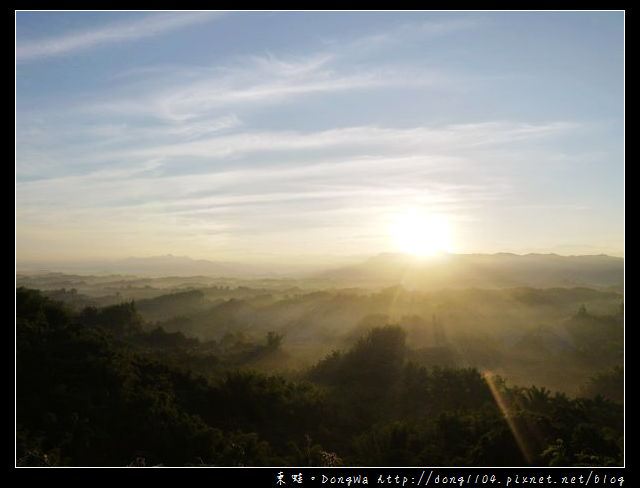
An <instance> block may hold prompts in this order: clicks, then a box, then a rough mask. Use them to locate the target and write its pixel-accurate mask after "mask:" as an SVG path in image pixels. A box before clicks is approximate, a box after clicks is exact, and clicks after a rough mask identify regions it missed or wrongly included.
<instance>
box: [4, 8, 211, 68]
mask: <svg viewBox="0 0 640 488" xmlns="http://www.w3.org/2000/svg"><path fill="white" fill-rule="evenodd" d="M219 16H220V14H219V13H215V12H198V13H184V12H183V13H172V14H155V15H147V16H145V17H143V18H141V19H137V20H133V21H126V22H118V23H113V24H110V25H106V26H103V27H98V28H95V29H93V30H89V31H81V32H72V33H67V34H63V35H60V36H57V37H49V38H45V39H37V40H33V41H28V42H23V43H20V44H18V45H17V46H16V61H17V62H27V61H33V60H36V59H40V58H50V57H55V56H61V55H64V54H71V53H75V52H79V51H85V50H88V49H93V48H96V47H100V46H103V45H106V44H113V43H119V42H125V41H135V40H138V39H143V38H148V37H154V36H159V35H162V34H165V33H167V32H171V31H174V30H178V29H182V28H184V27H188V26H191V25H194V24H199V23H203V22H208V21H210V20H212V19H214V18H217V17H219Z"/></svg>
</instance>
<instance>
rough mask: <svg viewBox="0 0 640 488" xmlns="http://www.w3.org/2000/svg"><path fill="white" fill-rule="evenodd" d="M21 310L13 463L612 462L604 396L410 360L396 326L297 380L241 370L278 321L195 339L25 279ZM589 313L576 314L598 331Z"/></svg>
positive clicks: (613, 443)
mask: <svg viewBox="0 0 640 488" xmlns="http://www.w3.org/2000/svg"><path fill="white" fill-rule="evenodd" d="M196 298H197V297H196ZM235 306H236V305H235V304H232V305H231V306H230V307H231V308H233V307H235ZM16 310H17V317H16V336H17V358H16V368H17V391H16V395H17V398H16V401H17V439H16V443H17V452H18V460H17V462H18V464H19V465H23V466H58V465H74V466H84V465H91V466H99V465H119V466H123V465H147V466H149V465H171V466H182V465H193V466H203V465H204V466H264V465H313V466H341V465H387V466H393V465H398V466H407V465H460V466H477V465H507V466H509V465H510V466H513V465H522V464H527V463H529V464H534V465H546V464H548V465H575V466H580V465H591V466H593V465H596V466H598V465H615V464H621V463H622V447H623V437H622V435H623V434H622V433H623V410H622V405H621V404H620V403H616V402H615V401H612V400H611V399H610V398H611V395H608V396H609V399H607V398H605V397H603V396H601V395H596V396H592V395H588V396H590V397H591V396H592V397H591V398H570V397H567V396H566V395H564V394H561V393H554V392H552V391H550V390H548V389H546V388H543V387H540V388H539V387H535V386H532V387H529V388H523V387H509V386H507V385H506V383H505V382H504V381H497V380H495V379H494V380H492V383H491V387H490V385H489V383H488V382H487V380H486V379H485V377H484V376H483V375H482V374H481V373H480V372H479V371H478V370H477V369H474V368H449V367H446V368H445V367H425V366H422V365H418V364H416V363H414V362H411V361H408V359H407V357H408V356H407V344H406V334H405V331H404V330H403V329H402V328H400V327H398V326H382V327H373V328H371V329H370V330H369V331H368V332H367V333H366V334H365V335H364V336H363V337H361V338H360V339H359V340H357V341H356V342H355V344H354V345H353V346H352V347H350V348H346V349H343V350H341V351H336V352H334V353H332V354H330V355H329V356H327V357H326V358H325V359H323V360H321V361H319V362H318V363H317V364H316V365H315V366H313V367H311V368H310V369H309V370H308V371H307V372H306V375H305V377H304V378H303V379H297V380H295V381H293V380H291V379H285V377H284V376H282V375H275V376H274V375H267V374H264V373H259V372H255V371H251V370H249V369H248V367H249V366H252V365H256V364H260V362H259V361H258V359H260V360H264V358H266V357H275V356H277V355H278V354H283V352H282V349H283V337H284V336H283V335H282V334H280V333H278V332H276V331H269V332H265V336H263V337H264V339H263V340H262V342H259V343H253V342H251V341H250V340H248V339H246V338H242V337H241V336H239V335H233V336H230V337H231V339H230V343H229V344H224V343H222V344H220V343H216V342H206V343H203V342H201V341H199V340H197V339H192V338H188V337H186V336H184V335H183V334H182V333H179V332H176V333H173V332H167V331H166V330H164V329H163V328H161V327H157V326H151V325H150V324H147V323H145V321H144V320H143V319H142V317H141V316H140V314H139V313H138V311H137V307H136V304H135V303H134V302H132V301H130V302H125V303H123V304H118V305H111V306H107V307H103V308H95V307H93V308H92V307H87V308H85V309H83V310H82V311H80V312H74V311H72V310H70V309H69V308H67V306H65V305H63V304H62V303H59V302H56V301H54V300H52V299H50V298H47V297H46V296H44V295H43V294H42V293H40V292H38V291H35V290H29V289H25V288H19V289H17V290H16ZM589 317H590V316H589V313H588V312H586V311H585V312H584V313H581V314H578V317H577V318H576V319H574V320H580V321H588V322H589V321H590V322H589V323H592V324H593V326H594V327H601V326H604V327H608V325H607V324H609V322H607V321H602V320H600V319H597V318H596V319H593V318H589ZM607 320H608V319H607ZM611 326H612V327H613V323H612V324H611ZM240 339H242V340H240ZM239 366H242V367H239ZM202 373H206V374H207V376H203V374H202ZM614 373H615V374H616V375H618V376H610V377H609V376H607V377H606V378H605V379H606V381H605V380H603V379H598V380H594V382H593V384H594V385H599V384H600V383H602V382H603V381H604V383H607V382H612V383H615V382H617V381H618V379H619V375H620V374H621V373H622V371H621V370H615V371H614ZM594 388H595V387H594ZM594 392H595V390H594ZM516 439H519V440H518V441H517V440H516Z"/></svg>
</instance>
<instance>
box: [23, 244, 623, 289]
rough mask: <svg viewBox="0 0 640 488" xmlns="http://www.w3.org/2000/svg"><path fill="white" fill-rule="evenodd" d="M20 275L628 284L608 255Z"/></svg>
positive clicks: (195, 264) (452, 284) (378, 259)
mask: <svg viewBox="0 0 640 488" xmlns="http://www.w3.org/2000/svg"><path fill="white" fill-rule="evenodd" d="M18 270H19V271H21V272H22V271H45V270H47V271H59V272H64V273H78V274H124V275H137V276H147V277H168V276H175V277H193V276H203V277H219V278H242V279H258V278H294V279H302V280H309V281H311V282H317V283H318V284H323V285H328V286H340V287H348V286H361V287H369V286H393V285H397V284H401V285H403V286H406V287H409V288H416V289H435V288H472V287H477V288H487V287H488V288H505V287H514V286H531V287H541V288H547V287H575V286H588V287H602V288H606V287H616V288H620V289H621V287H622V286H623V283H624V259H623V258H620V257H613V256H607V255H584V256H561V255H558V254H525V255H519V254H511V253H498V254H445V255H442V256H437V257H431V258H417V257H414V256H410V255H406V254H396V253H384V254H378V255H376V256H372V257H369V258H365V259H363V260H362V261H360V262H354V263H353V264H350V265H346V266H341V267H335V268H331V269H326V270H324V271H321V272H309V271H308V270H306V271H305V270H304V269H300V268H298V269H294V268H291V267H286V266H284V265H283V266H281V267H279V266H277V265H273V264H248V263H238V262H231V261H209V260H205V259H192V258H189V257H186V256H174V255H171V254H169V255H165V256H152V257H130V258H125V259H119V260H111V261H106V260H105V261H96V262H91V263H88V262H85V263H57V264H51V265H45V264H30V265H27V266H20V265H19V266H18Z"/></svg>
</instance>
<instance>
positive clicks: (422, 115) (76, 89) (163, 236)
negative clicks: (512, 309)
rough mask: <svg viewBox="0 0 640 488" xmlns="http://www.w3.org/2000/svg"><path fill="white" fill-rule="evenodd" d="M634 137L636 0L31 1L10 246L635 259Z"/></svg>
mask: <svg viewBox="0 0 640 488" xmlns="http://www.w3.org/2000/svg"><path fill="white" fill-rule="evenodd" d="M623 136H624V14H623V13H622V12H466V13H458V12H455V13H447V12H397V13H394V12H368V13H362V12H358V13H355V12H354V13H344V12H340V13H338V12H335V13H331V12H26V11H23V12H17V13H16V168H15V171H16V254H17V259H18V262H21V261H43V260H49V261H56V260H70V259H75V260H83V259H99V258H109V259H113V258H121V257H127V256H154V255H164V254H174V255H184V256H190V257H193V258H199V259H211V260H225V261H246V262H274V263H277V262H289V261H294V260H323V259H324V260H329V261H330V260H331V259H334V258H335V259H338V258H339V257H341V256H356V255H358V256H359V255H373V254H377V253H382V252H396V251H401V250H402V249H401V247H402V246H399V245H398V239H397V237H398V236H397V235H394V231H393V229H394V228H396V227H397V224H398V222H405V223H406V216H407V215H421V216H423V217H424V219H423V220H419V219H414V220H413V221H410V222H409V224H408V225H404V224H403V225H404V227H403V228H404V229H405V234H406V232H407V230H408V235H405V234H403V238H404V239H405V241H406V240H407V239H409V240H411V239H412V238H415V239H418V238H420V239H429V237H428V236H427V237H425V232H422V233H418V234H412V232H411V230H410V229H411V228H412V227H419V226H420V224H421V222H427V221H429V219H438V221H439V222H446V232H447V233H448V237H447V242H448V244H447V246H448V247H447V251H449V252H459V253H473V252H481V253H495V252H515V253H529V252H554V253H558V254H599V253H606V254H612V255H618V256H621V255H623V251H624V138H623ZM402 219H405V220H402ZM394 226H395V227H394ZM442 228H443V227H442V225H440V226H438V227H433V228H429V229H427V230H428V231H433V232H435V233H441V232H444V230H442ZM426 234H429V232H426ZM441 237H442V236H433V239H434V240H433V242H436V241H438V242H440V240H442V239H441ZM405 244H406V242H405Z"/></svg>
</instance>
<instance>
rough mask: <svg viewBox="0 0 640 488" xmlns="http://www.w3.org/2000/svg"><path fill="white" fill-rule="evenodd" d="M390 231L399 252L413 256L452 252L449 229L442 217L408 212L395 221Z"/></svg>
mask: <svg viewBox="0 0 640 488" xmlns="http://www.w3.org/2000/svg"><path fill="white" fill-rule="evenodd" d="M390 231H391V237H392V238H393V240H394V242H395V245H396V247H397V248H398V250H400V251H401V252H404V253H407V254H413V255H415V256H433V255H435V254H438V253H443V252H452V240H451V228H450V225H449V222H448V220H447V219H446V218H445V217H443V216H442V215H427V214H422V213H420V212H417V211H415V210H410V211H408V212H405V213H403V214H401V215H399V216H398V217H397V218H396V219H395V221H394V222H393V224H392V225H391V229H390Z"/></svg>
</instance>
